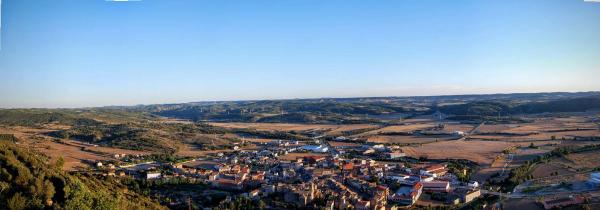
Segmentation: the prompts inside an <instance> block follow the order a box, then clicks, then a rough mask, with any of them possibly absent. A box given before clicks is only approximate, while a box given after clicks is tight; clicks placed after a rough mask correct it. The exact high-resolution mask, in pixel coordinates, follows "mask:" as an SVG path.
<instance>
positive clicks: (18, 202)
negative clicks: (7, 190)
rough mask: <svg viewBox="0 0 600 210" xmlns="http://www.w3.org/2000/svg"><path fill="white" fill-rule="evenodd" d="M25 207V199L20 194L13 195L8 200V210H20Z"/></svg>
mask: <svg viewBox="0 0 600 210" xmlns="http://www.w3.org/2000/svg"><path fill="white" fill-rule="evenodd" d="M26 207H27V199H26V198H25V197H23V196H22V195H21V193H20V192H18V193H15V195H13V197H12V198H10V199H8V209H10V210H21V209H25V208H26Z"/></svg>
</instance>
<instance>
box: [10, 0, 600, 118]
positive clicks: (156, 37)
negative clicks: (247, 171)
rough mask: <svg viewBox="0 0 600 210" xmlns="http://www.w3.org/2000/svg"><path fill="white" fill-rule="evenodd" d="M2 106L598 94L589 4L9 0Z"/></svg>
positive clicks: (596, 45)
mask: <svg viewBox="0 0 600 210" xmlns="http://www.w3.org/2000/svg"><path fill="white" fill-rule="evenodd" d="M0 78H2V82H1V83H0V98H2V100H0V107H84V106H104V105H133V104H149V103H175V102H190V101H203V100H244V99H282V98H316V97H360V96H408V95H438V94H469V93H508V92H545V91H592V90H600V82H598V79H599V78H600V3H591V2H584V1H583V0H501V1H500V0H496V1H479V0H455V1H450V0H390V1H386V0H378V1H364V0H284V1H282V0H258V1H255V0H238V1H233V0H143V1H140V2H107V1H104V0H3V1H2V50H1V51H0Z"/></svg>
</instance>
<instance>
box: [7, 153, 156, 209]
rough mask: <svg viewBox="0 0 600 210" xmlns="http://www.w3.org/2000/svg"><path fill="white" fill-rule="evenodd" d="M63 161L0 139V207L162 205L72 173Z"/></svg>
mask: <svg viewBox="0 0 600 210" xmlns="http://www.w3.org/2000/svg"><path fill="white" fill-rule="evenodd" d="M61 167H62V162H61V161H60V159H59V161H57V162H56V163H51V164H50V163H47V158H45V157H44V156H41V155H39V154H36V153H33V152H29V151H26V150H25V149H23V148H20V147H18V146H16V145H15V144H13V143H9V142H0V209H164V207H162V206H160V205H159V204H158V203H155V202H153V201H151V200H150V199H149V198H146V197H143V196H141V195H139V194H136V193H132V192H129V191H127V190H126V187H125V186H122V185H120V184H117V183H116V182H111V181H105V180H103V181H100V180H98V179H96V178H94V177H90V176H85V175H71V174H68V173H66V172H64V171H62V170H61V169H60V168H61Z"/></svg>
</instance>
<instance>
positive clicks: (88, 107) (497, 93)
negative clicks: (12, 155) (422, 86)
mask: <svg viewBox="0 0 600 210" xmlns="http://www.w3.org/2000/svg"><path fill="white" fill-rule="evenodd" d="M552 93H555V94H556V93H569V94H575V93H598V94H600V90H589V91H551V92H496V93H464V94H439V95H433V94H432V95H405V96H401V95H396V96H362V97H361V96H352V97H314V98H311V97H307V98H272V99H238V100H199V101H188V102H164V103H140V104H131V105H104V106H80V107H0V110H7V109H94V108H111V107H135V106H153V105H173V104H192V103H220V102H221V103H222V102H251V101H288V100H318V99H360V98H413V97H449V96H485V95H511V94H552Z"/></svg>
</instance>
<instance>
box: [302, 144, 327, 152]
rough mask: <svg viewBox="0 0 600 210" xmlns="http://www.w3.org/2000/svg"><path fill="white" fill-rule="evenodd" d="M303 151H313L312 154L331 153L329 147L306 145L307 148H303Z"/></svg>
mask: <svg viewBox="0 0 600 210" xmlns="http://www.w3.org/2000/svg"><path fill="white" fill-rule="evenodd" d="M302 149H304V150H308V151H312V152H320V153H324V152H327V151H329V147H327V146H323V145H319V146H316V145H306V146H302Z"/></svg>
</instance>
